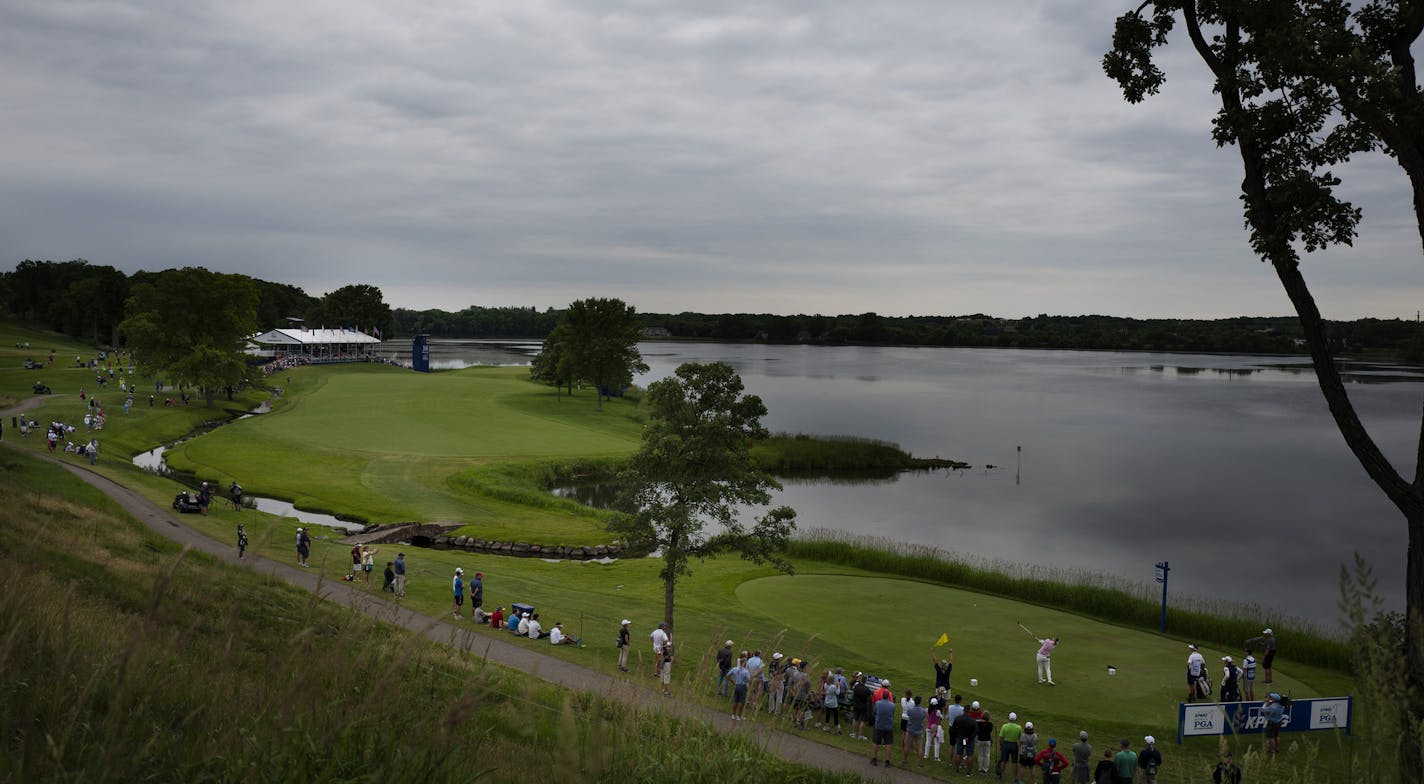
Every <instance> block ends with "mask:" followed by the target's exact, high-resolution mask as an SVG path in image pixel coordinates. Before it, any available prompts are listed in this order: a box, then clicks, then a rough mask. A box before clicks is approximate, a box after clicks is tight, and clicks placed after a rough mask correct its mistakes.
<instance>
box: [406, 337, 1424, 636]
mask: <svg viewBox="0 0 1424 784" xmlns="http://www.w3.org/2000/svg"><path fill="white" fill-rule="evenodd" d="M480 346H481V348H480V352H481V353H480V355H479V359H478V360H475V359H474V358H473V357H474V355H471V356H472V362H471V363H474V362H475V361H478V362H480V363H484V364H504V363H516V364H517V363H520V362H527V356H525V355H523V354H521V353H520V352H519V349H520V348H525V346H513V345H511V346H507V347H502V346H498V345H497V344H491V343H488V342H482V343H480ZM447 348H448V347H447ZM641 349H642V352H643V356H644V359H645V360H646V361H647V362H648V364H649V366H650V372H649V373H647V374H646V375H644V376H642V377H640V378H639V379H638V383H639V385H644V386H645V385H647V384H648V383H651V382H652V381H655V380H657V379H659V378H662V377H664V376H666V375H669V374H670V373H672V371H673V370H674V369H675V368H676V367H677V366H678V365H679V364H681V363H683V362H689V361H696V362H710V361H722V362H727V363H728V364H730V365H732V366H733V367H734V368H735V369H736V370H737V371H738V372H739V373H740V374H741V376H742V380H743V382H744V383H745V385H746V388H747V391H749V392H751V393H754V394H757V395H760V396H761V398H762V399H763V401H765V403H766V405H767V409H768V414H767V417H766V419H765V423H766V425H767V426H768V427H769V428H770V429H771V430H773V431H788V432H804V433H814V434H822V435H854V436H863V437H869V438H878V439H883V440H888V441H894V442H897V443H899V444H900V445H901V446H903V447H904V448H906V449H908V450H909V451H910V452H911V453H913V454H915V455H917V456H922V457H933V456H939V457H945V458H953V459H956V460H963V461H965V462H968V463H970V464H972V465H973V466H974V467H973V468H972V469H969V470H966V471H956V472H933V473H907V474H902V475H900V476H899V477H897V478H896V479H893V480H888V481H869V482H844V481H827V480H787V481H785V482H784V484H785V490H784V491H783V492H782V493H780V494H779V495H778V497H777V498H776V503H785V504H788V505H790V506H792V507H793V508H795V509H796V510H797V512H798V524H799V526H800V527H801V528H803V529H809V528H829V529H837V530H843V531H848V532H851V533H856V534H867V535H872V536H880V537H885V538H887V539H892V540H896V541H903V542H910V543H915V544H924V545H932V546H937V547H942V548H945V549H948V550H954V551H960V552H963V553H966V554H969V555H971V556H975V557H978V558H984V559H989V560H1002V561H1010V562H1016V563H1028V564H1038V565H1045V566H1054V567H1059V568H1067V569H1087V570H1092V571H1101V572H1107V573H1110V574H1112V575H1115V576H1118V577H1122V578H1127V579H1130V580H1134V581H1139V582H1143V583H1150V582H1152V580H1153V577H1154V573H1155V570H1154V564H1155V563H1156V562H1158V561H1162V560H1166V561H1169V562H1170V564H1171V567H1172V570H1171V582H1170V589H1171V593H1172V594H1174V595H1180V594H1193V595H1197V596H1202V597H1207V598H1212V599H1228V600H1238V601H1244V602H1253V603H1259V604H1261V605H1263V606H1264V607H1269V608H1273V609H1274V610H1276V611H1279V612H1283V613H1285V614H1289V615H1297V616H1301V617H1304V618H1307V619H1310V620H1313V621H1315V622H1317V623H1320V624H1321V625H1323V626H1326V627H1333V626H1335V625H1337V623H1338V621H1339V617H1338V611H1337V609H1336V603H1337V602H1336V600H1337V597H1338V592H1339V571H1340V567H1341V565H1342V563H1345V562H1348V561H1349V560H1351V559H1352V557H1353V556H1352V553H1354V552H1359V553H1360V554H1361V555H1363V556H1364V557H1365V558H1366V559H1368V560H1369V561H1370V563H1371V564H1372V566H1373V567H1374V569H1375V574H1376V576H1377V577H1378V578H1379V588H1380V592H1381V594H1382V595H1383V596H1384V598H1385V599H1386V601H1387V606H1388V607H1390V608H1402V606H1403V590H1404V555H1403V554H1404V550H1405V548H1406V546H1407V536H1406V532H1405V526H1404V520H1403V516H1402V515H1401V514H1400V513H1399V512H1398V511H1397V510H1396V509H1395V508H1394V507H1393V506H1392V505H1391V504H1389V503H1388V501H1386V500H1385V498H1384V496H1383V494H1382V493H1381V492H1380V491H1379V490H1378V489H1377V488H1376V487H1375V485H1374V484H1373V483H1372V482H1371V481H1370V480H1369V478H1368V477H1367V476H1366V475H1365V473H1364V470H1363V469H1361V468H1360V467H1359V464H1358V463H1357V462H1356V461H1355V459H1354V457H1353V455H1351V454H1350V452H1349V450H1348V449H1347V448H1346V446H1345V443H1344V441H1343V439H1342V438H1341V436H1340V435H1339V433H1338V431H1337V430H1336V429H1335V425H1334V423H1333V421H1332V420H1331V419H1330V416H1329V414H1328V411H1327V410H1326V407H1325V403H1324V400H1323V398H1322V397H1321V395H1320V391H1319V389H1318V387H1317V386H1316V383H1315V377H1314V374H1313V372H1311V371H1310V370H1309V368H1308V367H1307V366H1303V365H1302V360H1300V359H1298V358H1291V357H1253V356H1215V355H1195V354H1150V353H1119V352H1099V351H1034V350H999V349H947V348H893V347H818V346H764V345H741V344H716V343H680V342H645V343H642V344H641ZM499 350H504V351H505V356H504V357H503V359H502V360H499V361H494V362H491V361H488V360H490V359H491V358H492V354H491V352H492V351H493V352H496V353H497V352H498V351H499ZM408 353H409V348H408V346H406V354H407V356H408ZM453 353H455V354H458V352H453ZM447 356H448V354H447ZM457 364H458V360H455V361H452V364H451V366H455V365H457ZM1349 390H1350V394H1351V397H1352V398H1353V399H1354V400H1355V403H1356V405H1357V407H1358V408H1359V410H1360V412H1361V417H1362V418H1363V420H1364V421H1365V424H1366V425H1367V426H1368V427H1369V428H1370V430H1371V432H1372V433H1373V434H1374V436H1375V438H1376V440H1377V441H1378V442H1379V443H1380V445H1381V447H1382V448H1383V449H1384V451H1385V453H1386V454H1387V455H1388V456H1389V457H1390V458H1391V459H1393V460H1394V461H1395V464H1396V465H1403V466H1407V467H1410V468H1411V469H1412V457H1411V453H1412V451H1413V449H1414V444H1413V442H1412V434H1416V433H1418V430H1419V421H1418V416H1419V412H1420V403H1421V396H1424V375H1420V374H1419V372H1418V371H1417V369H1408V368H1389V367H1384V368H1370V367H1362V368H1359V369H1358V372H1356V373H1353V374H1352V375H1351V383H1350V384H1349ZM590 404H591V403H590ZM990 466H992V467H990ZM1051 600H1052V597H1045V601H1048V602H1051ZM1263 615H1265V617H1263V623H1268V622H1271V620H1272V618H1273V617H1275V616H1276V613H1273V612H1267V613H1263Z"/></svg>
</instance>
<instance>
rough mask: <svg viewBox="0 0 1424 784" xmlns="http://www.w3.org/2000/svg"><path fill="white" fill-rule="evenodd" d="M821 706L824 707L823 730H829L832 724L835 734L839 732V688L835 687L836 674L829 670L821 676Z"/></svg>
mask: <svg viewBox="0 0 1424 784" xmlns="http://www.w3.org/2000/svg"><path fill="white" fill-rule="evenodd" d="M821 707H823V708H825V709H826V715H825V722H826V725H825V727H824V730H825V731H826V732H830V731H831V725H832V724H834V725H836V734H837V735H839V734H841V702H840V690H839V689H837V688H836V674H835V673H834V672H831V671H830V670H826V674H825V675H824V676H823V677H822V678H821Z"/></svg>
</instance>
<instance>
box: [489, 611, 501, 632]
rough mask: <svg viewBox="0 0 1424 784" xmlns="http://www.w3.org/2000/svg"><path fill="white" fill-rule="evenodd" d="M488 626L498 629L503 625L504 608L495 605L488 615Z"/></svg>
mask: <svg viewBox="0 0 1424 784" xmlns="http://www.w3.org/2000/svg"><path fill="white" fill-rule="evenodd" d="M489 622H490V628H491V629H500V628H503V627H504V608H503V607H496V608H494V612H492V613H490V617H489Z"/></svg>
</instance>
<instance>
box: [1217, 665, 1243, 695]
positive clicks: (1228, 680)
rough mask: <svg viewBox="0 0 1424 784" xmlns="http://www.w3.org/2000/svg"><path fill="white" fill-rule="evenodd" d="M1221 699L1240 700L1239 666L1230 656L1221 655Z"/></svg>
mask: <svg viewBox="0 0 1424 784" xmlns="http://www.w3.org/2000/svg"><path fill="white" fill-rule="evenodd" d="M1221 701H1222V702H1240V701H1241V668H1240V667H1237V666H1236V662H1233V661H1232V660H1231V657H1230V656H1223V657H1221Z"/></svg>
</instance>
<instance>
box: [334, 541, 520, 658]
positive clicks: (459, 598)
mask: <svg viewBox="0 0 1424 784" xmlns="http://www.w3.org/2000/svg"><path fill="white" fill-rule="evenodd" d="M356 560H357V561H360V560H361V552H360V550H359V549H358V550H357V551H356ZM464 575H465V570H464V569H461V568H459V567H458V566H457V567H455V579H454V581H453V588H454V591H455V620H459V619H460V608H461V607H463V606H464V604H465V577H464ZM529 636H530V637H535V635H533V634H531V635H529ZM535 639H538V638H537V637H535Z"/></svg>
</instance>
